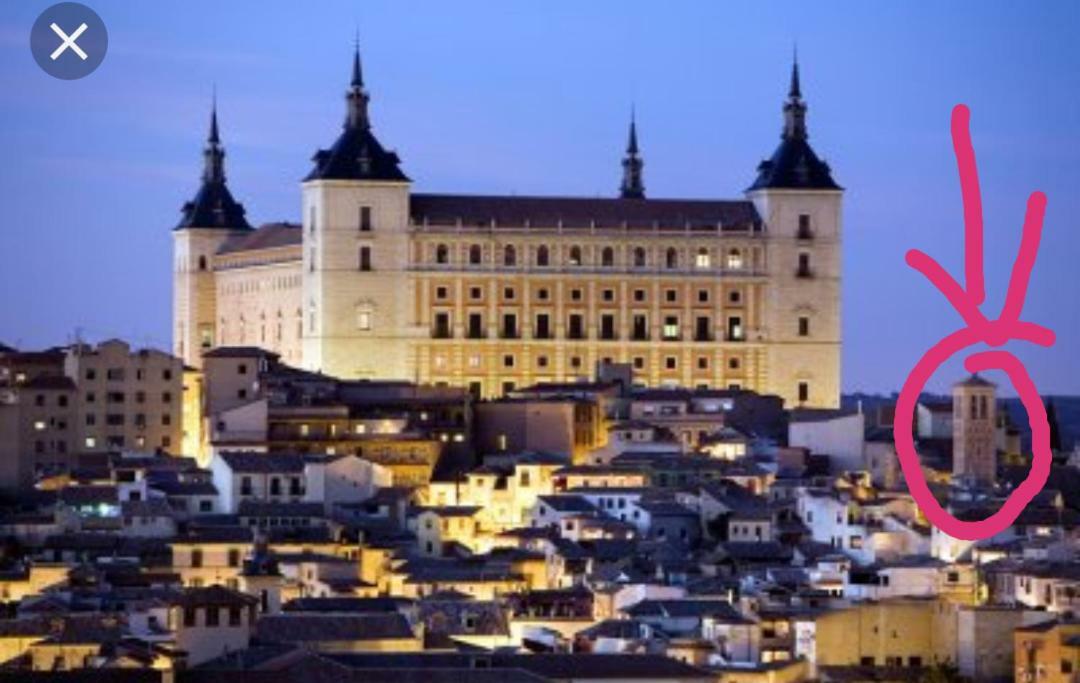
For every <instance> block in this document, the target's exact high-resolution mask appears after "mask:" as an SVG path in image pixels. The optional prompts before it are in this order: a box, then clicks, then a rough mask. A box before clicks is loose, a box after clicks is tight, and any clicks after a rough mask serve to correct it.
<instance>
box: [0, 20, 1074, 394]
mask: <svg viewBox="0 0 1080 683" xmlns="http://www.w3.org/2000/svg"><path fill="white" fill-rule="evenodd" d="M50 4H51V3H49V2H32V1H20V2H6V3H2V4H0V83H2V84H3V87H2V88H0V149H2V150H3V160H4V161H3V163H0V199H2V200H3V207H4V211H3V213H4V216H3V221H2V227H0V258H2V265H0V342H4V343H7V344H11V345H16V346H19V347H21V348H39V347H45V346H49V345H54V344H62V343H67V342H69V341H71V340H72V339H73V338H74V336H75V335H76V334H78V335H81V337H82V338H84V339H88V340H98V339H103V338H107V337H117V336H118V337H122V338H125V339H128V340H129V341H131V342H133V343H135V344H138V345H152V346H157V347H160V348H166V349H167V348H170V346H171V343H170V316H171V312H170V306H171V240H172V238H171V229H172V228H173V227H174V225H175V224H176V222H177V220H178V219H179V209H180V206H181V204H182V203H183V202H184V201H186V200H188V199H189V198H191V196H192V195H193V194H194V192H195V190H196V188H197V186H198V180H199V173H200V170H201V156H200V155H201V148H202V145H203V141H204V139H205V136H206V127H207V118H208V112H209V108H210V102H211V95H212V92H213V91H214V89H215V87H216V90H217V97H218V105H219V116H220V121H221V126H222V136H223V139H224V143H225V145H226V149H227V153H228V156H227V159H226V164H227V174H228V177H229V183H230V187H231V189H232V191H233V194H234V195H235V196H236V197H237V198H238V199H239V200H240V201H242V202H243V203H244V204H245V205H246V206H247V209H248V216H249V218H250V219H251V220H252V222H253V223H256V224H258V223H263V222H270V221H277V220H293V221H298V220H299V207H300V187H299V183H300V180H301V178H302V177H303V176H304V175H305V174H306V173H307V171H308V170H309V167H310V157H311V155H312V153H313V152H314V151H315V150H316V149H317V148H318V147H320V146H324V147H325V146H328V145H329V144H330V143H331V142H332V141H333V140H334V138H335V137H336V135H337V134H338V132H339V130H340V125H341V121H342V117H343V113H344V104H343V94H344V89H345V86H346V84H347V80H348V76H349V67H350V59H351V52H352V48H353V42H354V37H355V34H356V33H357V32H358V33H359V40H360V45H361V51H362V54H363V60H364V73H365V80H366V84H367V86H368V89H369V91H370V92H371V94H372V117H373V122H374V128H375V132H376V134H377V135H378V136H379V138H380V140H381V141H382V142H383V143H384V145H386V146H388V147H392V148H396V150H397V151H398V153H399V155H400V156H401V158H402V160H403V166H404V168H405V170H406V172H407V173H408V174H409V175H410V176H411V177H412V178H413V181H414V188H416V189H417V190H418V191H427V192H470V193H517V194H563V195H566V194H569V195H584V196H612V195H614V194H615V193H616V191H617V187H618V183H619V180H620V175H621V168H620V165H619V161H620V158H621V155H622V151H623V147H624V146H625V141H626V128H627V123H628V118H629V114H630V109H631V107H634V109H635V110H636V112H637V121H638V132H639V138H640V141H641V146H642V151H643V155H644V158H645V163H646V166H645V182H646V186H647V192H648V194H649V196H652V197H695V198H738V197H740V196H741V195H742V192H743V190H744V189H745V188H746V187H747V186H748V185H749V184H750V183H751V181H752V180H753V177H754V170H755V167H756V165H757V163H758V162H759V161H760V160H761V159H763V158H765V157H768V156H769V155H770V154H771V153H772V151H773V149H774V148H775V146H776V144H777V142H778V136H779V131H780V123H781V116H780V106H781V102H782V99H783V97H784V94H785V93H786V89H787V80H788V75H789V72H790V64H791V59H792V50H793V46H794V45H795V44H797V45H798V54H799V62H800V68H801V75H802V89H803V95H804V97H805V98H806V100H807V102H808V104H809V113H808V125H809V130H810V136H811V137H810V141H811V143H812V144H813V145H814V147H815V149H816V151H817V152H818V154H819V155H821V156H823V157H824V158H825V159H826V160H827V161H828V162H829V163H830V165H831V166H832V168H833V172H834V176H835V178H836V179H837V181H838V182H839V183H840V184H841V185H843V186H844V187H845V188H846V193H845V202H844V272H843V344H844V347H843V348H844V351H843V385H844V389H845V390H846V391H867V392H884V393H887V392H891V391H894V390H898V389H899V387H900V385H901V384H902V382H903V380H904V378H905V377H906V376H907V374H908V372H909V371H910V369H911V368H912V366H913V365H914V364H915V362H916V361H917V360H918V358H919V357H920V356H921V355H922V353H923V352H924V351H925V350H927V349H928V348H929V347H930V346H931V345H932V344H933V343H934V342H936V341H937V340H938V339H940V338H942V337H944V336H945V335H946V334H948V333H950V332H952V331H953V330H955V329H957V328H958V327H960V326H961V325H962V323H961V320H960V318H959V316H958V315H957V314H956V313H955V312H954V311H953V310H952V308H951V307H950V306H949V304H948V303H947V302H946V301H945V299H944V297H943V296H941V295H940V294H939V293H938V292H937V291H936V290H935V289H933V287H931V286H930V285H929V283H928V282H926V281H925V280H924V279H923V278H922V276H921V275H919V274H918V273H916V272H915V271H913V270H911V269H910V268H908V267H907V266H906V265H905V264H904V254H905V252H906V251H907V250H908V249H910V248H919V249H922V250H923V251H926V252H928V253H929V254H930V255H932V256H933V257H935V258H936V259H937V260H938V261H939V262H940V263H942V265H944V266H945V268H946V269H948V270H950V271H951V272H953V273H955V274H956V277H957V279H958V280H961V281H962V279H961V278H962V268H963V223H962V213H961V209H962V207H961V203H960V190H959V183H958V180H957V175H956V167H955V163H954V159H953V156H952V148H951V142H950V138H949V113H950V110H951V109H952V107H953V106H954V105H955V104H957V103H965V104H967V105H968V106H969V107H970V108H971V110H972V125H971V129H972V136H973V139H974V144H975V149H976V155H977V159H978V162H979V165H980V175H981V179H982V185H983V197H984V210H985V215H986V233H985V235H986V236H985V241H986V280H987V291H988V294H987V301H986V304H985V305H984V307H983V310H984V312H986V313H987V314H988V315H989V316H990V317H996V316H997V312H998V311H999V310H1000V307H1001V304H1002V302H1003V301H1004V294H1005V287H1006V283H1007V280H1008V272H1009V268H1010V267H1011V264H1012V261H1013V259H1014V258H1015V255H1016V249H1017V246H1018V244H1019V238H1020V227H1021V223H1022V220H1023V212H1024V206H1025V202H1026V199H1027V196H1028V194H1029V193H1030V192H1031V191H1033V190H1042V191H1043V192H1045V193H1046V194H1047V196H1048V198H1049V203H1048V208H1047V213H1046V223H1045V229H1044V235H1043V241H1042V246H1041V251H1040V254H1039V258H1038V261H1037V263H1036V266H1035V271H1034V274H1033V276H1032V280H1031V285H1030V288H1029V292H1028V296H1027V305H1026V307H1025V309H1024V315H1023V317H1024V319H1027V320H1031V321H1033V322H1038V323H1040V324H1043V325H1046V326H1048V327H1050V328H1052V329H1053V330H1054V331H1055V332H1056V333H1057V343H1056V345H1055V346H1054V347H1053V348H1051V349H1045V348H1041V347H1030V346H1029V345H1026V344H1023V343H1011V344H1009V345H1008V346H1007V347H1006V348H1007V349H1008V350H1010V351H1013V352H1015V353H1016V354H1017V356H1018V357H1019V358H1020V359H1021V360H1022V361H1023V362H1024V363H1025V364H1026V366H1027V367H1028V369H1029V371H1030V373H1031V376H1032V378H1033V379H1034V381H1035V384H1036V386H1037V387H1038V388H1039V389H1040V390H1041V391H1042V392H1043V393H1044V394H1080V354H1078V353H1077V349H1078V348H1080V346H1078V342H1080V304H1078V303H1077V291H1078V287H1077V268H1076V264H1077V263H1078V256H1080V229H1078V226H1077V218H1076V217H1077V216H1080V192H1078V191H1077V190H1078V188H1080V125H1078V124H1080V88H1078V87H1077V86H1078V85H1080V50H1077V49H1076V48H1075V37H1074V32H1075V28H1076V27H1077V26H1080V3H1076V2H1039V3H1016V2H960V1H958V2H949V3H936V2H934V3H931V2H904V3H899V2H880V3H862V2H830V3H804V2H771V3H756V2H740V3H727V2H725V3H717V2H680V3H660V2H632V1H631V2H627V1H625V0H596V1H591V2H570V1H563V0H559V1H554V0H553V1H549V2H524V1H519V0H508V1H500V2H494V1H490V0H489V1H488V2H474V1H467V0H456V1H455V2H452V3H445V2H434V1H432V2H413V1H401V0H396V1H386V2H382V1H379V2H374V1H370V2H367V1H366V2H340V1H338V2H334V1H320V2H301V1H299V0H295V1H293V2H284V1H262V2H239V1H236V2H227V3H223V2H220V1H218V2H206V1H199V0H185V1H184V2H169V1H164V0H162V1H155V2H152V3H150V2H133V1H132V2H114V1H109V0H90V1H89V2H87V3H86V4H88V5H90V6H91V7H92V8H93V9H95V10H96V11H97V12H98V14H99V15H101V17H102V19H103V20H104V22H105V25H106V26H107V27H108V30H109V52H108V55H107V56H106V58H105V61H104V63H103V64H102V65H101V67H100V68H99V69H98V70H97V71H96V72H94V73H93V74H91V75H90V76H89V77H87V78H84V79H82V80H79V81H60V80H56V79H54V78H52V77H51V76H48V75H46V74H45V73H44V72H43V71H41V70H40V69H39V68H38V67H37V65H36V64H35V62H34V60H33V58H32V56H31V53H30V49H29V34H30V27H31V25H32V24H33V22H34V20H35V19H36V18H37V16H38V14H39V13H40V12H41V11H42V10H44V9H45V8H46V7H48V6H49V5H50ZM959 362H960V359H959V357H958V358H957V359H954V361H953V362H952V363H950V364H947V365H945V366H943V368H942V369H941V370H939V371H938V373H937V374H936V375H935V377H934V379H933V380H932V381H931V383H930V385H929V389H931V390H942V389H943V388H945V387H947V386H948V384H950V383H951V382H952V381H954V380H956V379H958V378H959V377H961V376H962V375H963V370H962V367H961V366H960V364H959ZM1003 393H1005V394H1008V393H1010V389H1009V388H1008V387H1007V386H1005V387H1003Z"/></svg>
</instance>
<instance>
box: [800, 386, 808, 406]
mask: <svg viewBox="0 0 1080 683" xmlns="http://www.w3.org/2000/svg"><path fill="white" fill-rule="evenodd" d="M809 400H810V383H809V382H799V403H806V402H807V401H809Z"/></svg>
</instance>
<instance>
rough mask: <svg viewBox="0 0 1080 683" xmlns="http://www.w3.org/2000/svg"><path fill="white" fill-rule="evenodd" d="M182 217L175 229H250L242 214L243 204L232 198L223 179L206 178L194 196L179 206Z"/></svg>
mask: <svg viewBox="0 0 1080 683" xmlns="http://www.w3.org/2000/svg"><path fill="white" fill-rule="evenodd" d="M180 212H181V214H182V217H181V218H180V222H179V223H178V224H177V226H176V230H183V229H185V228H227V229H230V230H251V224H249V223H248V221H247V218H246V217H245V216H244V213H245V211H244V205H243V204H241V203H240V202H238V201H236V200H235V199H233V196H232V193H231V192H229V188H228V187H227V186H226V185H225V179H224V178H221V179H219V180H206V181H204V182H203V184H202V186H201V187H200V188H199V191H198V192H196V193H195V198H194V199H192V200H191V201H190V202H185V203H184V206H183V207H181V209H180Z"/></svg>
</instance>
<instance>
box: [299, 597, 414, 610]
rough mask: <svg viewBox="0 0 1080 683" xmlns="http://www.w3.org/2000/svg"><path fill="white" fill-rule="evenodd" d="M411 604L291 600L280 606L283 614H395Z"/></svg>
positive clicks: (386, 600) (376, 600) (405, 601)
mask: <svg viewBox="0 0 1080 683" xmlns="http://www.w3.org/2000/svg"><path fill="white" fill-rule="evenodd" d="M411 603H412V601H411V600H409V599H408V598H390V597H379V598H351V597H345V598H293V599H292V600H290V601H288V602H286V603H285V604H284V605H282V606H281V609H282V611H284V612H315V613H322V614H327V613H334V612H354V613H358V614H378V613H396V612H398V611H400V610H401V609H402V608H405V607H408V606H409V605H410V604H411Z"/></svg>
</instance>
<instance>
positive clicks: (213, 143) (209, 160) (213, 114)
mask: <svg viewBox="0 0 1080 683" xmlns="http://www.w3.org/2000/svg"><path fill="white" fill-rule="evenodd" d="M203 180H204V181H206V182H208V183H216V182H222V183H223V182H225V149H224V148H223V147H222V146H221V135H220V134H219V132H218V120H217V88H215V89H214V95H213V99H212V102H211V105H210V134H209V135H208V136H207V138H206V149H204V150H203Z"/></svg>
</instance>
